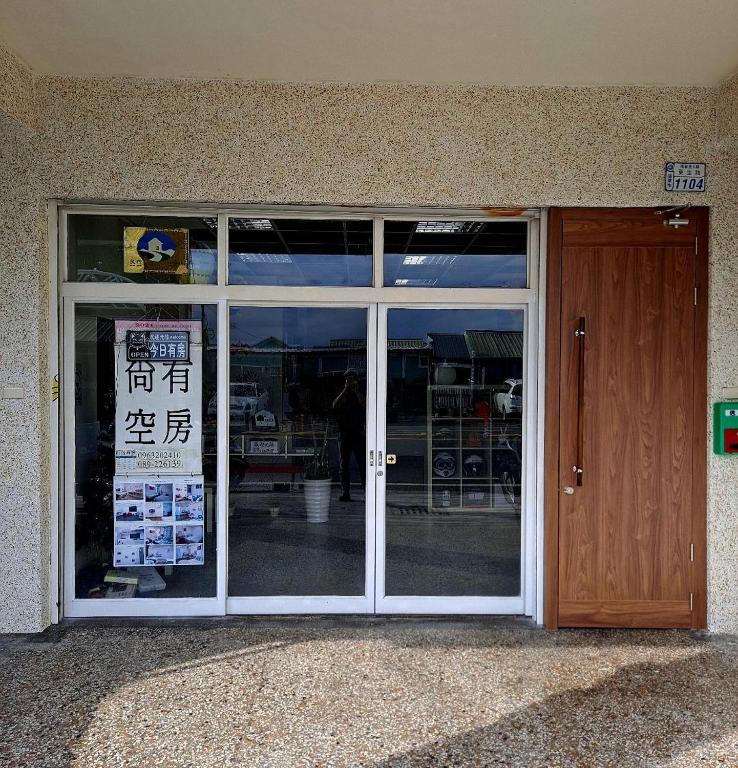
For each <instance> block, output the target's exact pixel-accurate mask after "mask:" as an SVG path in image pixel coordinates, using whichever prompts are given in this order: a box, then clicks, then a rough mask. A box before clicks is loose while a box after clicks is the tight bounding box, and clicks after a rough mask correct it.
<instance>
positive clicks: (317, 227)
mask: <svg viewBox="0 0 738 768" xmlns="http://www.w3.org/2000/svg"><path fill="white" fill-rule="evenodd" d="M372 233H373V224H372V222H371V221H355V220H349V221H337V220H327V219H267V218H244V219H238V218H232V219H229V221H228V275H229V278H228V279H229V282H230V283H232V284H234V285H371V284H372V271H373V270H372V263H373V259H372Z"/></svg>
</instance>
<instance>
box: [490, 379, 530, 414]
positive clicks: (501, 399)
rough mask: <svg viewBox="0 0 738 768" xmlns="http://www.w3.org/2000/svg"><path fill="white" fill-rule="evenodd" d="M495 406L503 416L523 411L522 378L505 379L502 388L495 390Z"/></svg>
mask: <svg viewBox="0 0 738 768" xmlns="http://www.w3.org/2000/svg"><path fill="white" fill-rule="evenodd" d="M494 399H495V408H496V409H497V411H498V412H499V413H501V414H502V415H503V416H507V415H508V414H510V413H522V412H523V380H522V379H505V384H504V389H503V390H502V391H501V392H495V395H494Z"/></svg>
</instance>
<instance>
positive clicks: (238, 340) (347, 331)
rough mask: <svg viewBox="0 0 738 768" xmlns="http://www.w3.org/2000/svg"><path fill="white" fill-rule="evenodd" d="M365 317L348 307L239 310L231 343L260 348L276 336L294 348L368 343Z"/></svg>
mask: <svg viewBox="0 0 738 768" xmlns="http://www.w3.org/2000/svg"><path fill="white" fill-rule="evenodd" d="M366 314H367V311H366V310H365V309H352V308H345V307H336V308H333V309H328V308H325V309H324V308H320V307H236V308H234V309H232V310H231V343H232V344H258V343H259V342H260V341H262V340H263V339H267V338H269V337H270V336H274V337H275V338H277V339H280V340H281V341H284V342H285V343H286V344H287V345H288V346H291V347H323V346H328V344H330V342H331V339H365V338H366Z"/></svg>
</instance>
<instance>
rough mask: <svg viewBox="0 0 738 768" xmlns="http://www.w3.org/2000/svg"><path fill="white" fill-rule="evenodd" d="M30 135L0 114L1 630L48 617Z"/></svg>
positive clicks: (43, 299) (40, 281)
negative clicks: (12, 393)
mask: <svg viewBox="0 0 738 768" xmlns="http://www.w3.org/2000/svg"><path fill="white" fill-rule="evenodd" d="M34 156H35V140H34V138H33V136H31V135H30V134H29V133H28V131H27V130H26V129H25V128H24V127H23V126H21V125H20V124H19V123H18V122H17V121H15V120H12V119H10V118H8V117H5V116H4V115H3V114H2V113H0V231H1V232H2V237H0V274H1V275H2V278H3V286H2V290H0V388H3V389H4V388H5V387H6V386H12V387H21V388H22V389H23V397H22V398H19V399H0V498H2V499H3V502H2V504H0V530H1V531H2V537H0V540H1V543H0V632H13V631H16V632H17V631H35V630H39V629H42V628H43V627H44V626H45V625H46V624H48V622H49V611H48V582H49V554H48V553H49V541H48V531H49V508H48V488H49V484H48V476H49V474H48V464H49V456H48V428H47V427H48V417H47V412H46V407H47V399H46V398H45V397H44V396H45V395H46V391H47V390H46V387H45V385H44V383H43V382H44V380H45V376H46V363H45V360H46V347H45V345H46V339H47V325H46V323H47V317H46V312H47V309H46V308H47V306H48V299H47V296H48V289H47V282H48V274H47V270H46V268H45V265H42V264H40V263H39V258H38V257H39V252H40V245H41V238H42V237H43V235H44V232H43V231H42V230H41V229H40V228H39V223H40V217H39V201H38V197H37V193H36V191H35V188H34V183H33V176H32V165H31V163H30V159H31V158H33V157H34Z"/></svg>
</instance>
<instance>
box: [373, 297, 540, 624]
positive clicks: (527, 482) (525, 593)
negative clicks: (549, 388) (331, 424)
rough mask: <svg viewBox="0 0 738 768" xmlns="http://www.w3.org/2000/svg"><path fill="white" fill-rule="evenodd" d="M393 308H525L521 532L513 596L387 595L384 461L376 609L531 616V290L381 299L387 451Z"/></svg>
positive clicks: (382, 443) (380, 440) (381, 445)
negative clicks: (507, 298)
mask: <svg viewBox="0 0 738 768" xmlns="http://www.w3.org/2000/svg"><path fill="white" fill-rule="evenodd" d="M392 309H421V310H422V309H424V310H435V309H451V310H460V311H464V310H474V309H482V310H494V309H503V310H511V309H512V310H515V309H517V310H522V311H523V312H524V336H523V366H524V371H525V379H524V383H523V397H524V401H523V424H524V429H523V430H522V432H523V435H522V437H523V448H522V456H521V460H522V467H521V473H522V474H521V477H522V478H523V482H522V483H521V492H522V493H521V510H522V513H521V518H520V522H521V532H520V563H521V567H520V587H521V589H520V594H519V595H518V596H515V597H502V596H500V597H494V596H481V595H480V596H443V595H433V596H426V595H408V596H405V595H402V596H401V595H387V594H386V591H385V555H386V480H387V474H386V466H385V467H380V466H377V467H376V468H375V477H376V485H377V490H376V499H377V504H376V514H377V523H376V532H377V533H376V535H377V541H376V553H377V555H376V574H377V577H376V598H375V605H376V612H377V613H380V614H382V613H386V614H425V615H431V614H465V615H471V614H518V615H529V616H532V615H535V613H536V607H535V597H536V567H535V566H536V563H535V554H533V556H532V557H531V552H533V553H535V543H536V529H537V514H538V505H537V503H536V502H537V493H536V486H537V481H536V477H537V458H536V443H537V441H536V423H537V400H538V397H537V389H538V388H537V344H536V339H537V332H536V331H537V326H538V316H537V310H536V301H535V294H532V295H531V296H530V297H529V299H528V301H527V302H523V303H507V302H504V303H502V302H496V303H484V304H479V305H474V304H471V305H470V304H459V303H444V304H440V303H438V304H413V305H411V306H408V305H407V304H381V305H380V306H379V313H378V323H379V334H378V340H377V348H378V350H380V354H379V355H378V357H377V384H378V386H377V442H376V444H377V450H378V451H381V452H382V453H383V455H384V456H386V455H387V429H386V412H387V348H388V347H387V315H388V312H389V311H390V310H392Z"/></svg>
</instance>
